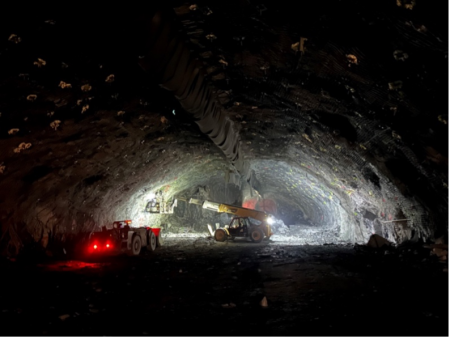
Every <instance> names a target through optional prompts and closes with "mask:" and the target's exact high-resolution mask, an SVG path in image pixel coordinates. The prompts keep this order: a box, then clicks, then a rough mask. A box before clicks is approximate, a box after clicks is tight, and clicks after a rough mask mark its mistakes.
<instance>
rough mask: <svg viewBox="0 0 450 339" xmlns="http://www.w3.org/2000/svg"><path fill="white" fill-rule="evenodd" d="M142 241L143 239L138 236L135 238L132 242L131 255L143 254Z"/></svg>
mask: <svg viewBox="0 0 450 339" xmlns="http://www.w3.org/2000/svg"><path fill="white" fill-rule="evenodd" d="M141 248H142V241H141V237H140V236H138V235H135V236H133V240H131V250H130V251H129V252H130V255H139V253H141Z"/></svg>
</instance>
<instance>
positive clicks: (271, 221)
mask: <svg viewBox="0 0 450 339" xmlns="http://www.w3.org/2000/svg"><path fill="white" fill-rule="evenodd" d="M274 221H275V220H273V218H272V217H268V218H267V223H268V224H269V225H272V224H273V222H274Z"/></svg>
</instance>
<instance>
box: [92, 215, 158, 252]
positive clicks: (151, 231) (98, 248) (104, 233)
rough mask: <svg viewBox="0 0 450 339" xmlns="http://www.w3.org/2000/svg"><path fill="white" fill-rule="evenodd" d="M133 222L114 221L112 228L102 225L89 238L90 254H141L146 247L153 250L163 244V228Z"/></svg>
mask: <svg viewBox="0 0 450 339" xmlns="http://www.w3.org/2000/svg"><path fill="white" fill-rule="evenodd" d="M131 224H132V221H131V220H122V221H114V223H113V226H112V228H107V227H106V226H102V229H101V231H99V232H93V233H92V234H91V236H90V238H89V247H88V248H89V250H88V252H89V254H92V255H95V254H108V253H109V254H113V253H117V252H125V253H127V254H129V255H139V254H140V253H141V251H142V250H143V249H144V248H145V249H147V250H148V251H152V252H153V251H155V250H156V248H157V247H159V246H161V245H162V240H161V228H153V227H148V226H145V227H133V226H132V225H131Z"/></svg>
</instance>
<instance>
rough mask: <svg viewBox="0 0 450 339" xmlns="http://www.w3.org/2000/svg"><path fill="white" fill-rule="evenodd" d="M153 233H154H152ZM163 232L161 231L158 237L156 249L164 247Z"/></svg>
mask: <svg viewBox="0 0 450 339" xmlns="http://www.w3.org/2000/svg"><path fill="white" fill-rule="evenodd" d="M152 233H153V232H152ZM163 243H164V242H163V240H162V234H161V230H160V231H159V235H158V236H157V237H156V247H161V246H162V245H163Z"/></svg>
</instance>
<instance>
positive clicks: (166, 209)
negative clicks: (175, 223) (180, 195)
mask: <svg viewBox="0 0 450 339" xmlns="http://www.w3.org/2000/svg"><path fill="white" fill-rule="evenodd" d="M174 207H177V199H165V198H164V195H163V193H162V191H159V192H158V191H157V192H155V193H154V195H153V198H151V199H150V200H149V201H148V202H147V205H146V206H145V212H148V213H159V214H173V208H174Z"/></svg>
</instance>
